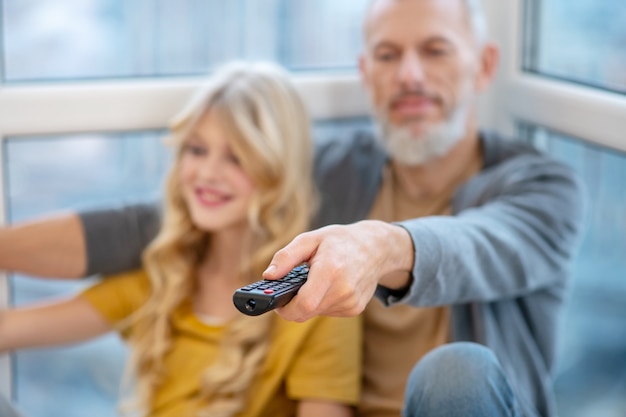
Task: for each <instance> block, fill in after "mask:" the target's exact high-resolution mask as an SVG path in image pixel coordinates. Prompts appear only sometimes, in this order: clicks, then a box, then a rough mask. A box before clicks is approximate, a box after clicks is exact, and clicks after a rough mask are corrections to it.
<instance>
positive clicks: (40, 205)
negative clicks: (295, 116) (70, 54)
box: [4, 118, 370, 417]
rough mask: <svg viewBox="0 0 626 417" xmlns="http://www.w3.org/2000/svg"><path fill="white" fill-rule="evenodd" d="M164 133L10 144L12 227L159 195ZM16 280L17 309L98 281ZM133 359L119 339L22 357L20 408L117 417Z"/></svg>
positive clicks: (52, 414)
mask: <svg viewBox="0 0 626 417" xmlns="http://www.w3.org/2000/svg"><path fill="white" fill-rule="evenodd" d="M367 129H370V122H369V120H368V119H366V118H356V119H344V120H328V121H324V122H319V123H317V124H316V125H315V126H314V133H313V134H314V136H317V137H319V136H328V135H337V136H339V135H341V136H343V135H350V134H353V133H352V132H354V131H356V130H367ZM161 136H162V133H161V132H144V133H132V134H130V133H129V134H117V135H112V134H93V135H75V136H64V137H33V138H29V139H24V138H20V139H9V140H8V141H7V142H6V144H5V146H6V149H5V151H6V153H5V155H6V161H4V167H5V175H6V178H8V183H7V193H8V195H7V198H8V205H7V207H8V209H9V213H10V216H9V217H10V219H9V220H10V222H16V221H20V220H25V219H29V218H33V217H35V216H39V215H42V214H45V213H50V212H54V211H58V210H61V209H80V208H89V207H102V206H106V205H109V206H110V205H112V204H120V203H124V202H132V201H140V200H141V201H146V200H154V199H157V198H159V194H160V190H161V186H162V181H163V175H164V173H165V172H166V170H167V166H168V165H169V162H170V159H169V158H170V156H169V152H167V150H166V148H165V147H164V146H163V145H162V141H161V140H160V138H161ZM93 279H95V277H92V278H90V280H85V281H81V282H67V281H47V280H41V279H35V278H31V277H26V276H13V277H12V279H11V283H12V304H15V305H20V304H23V303H27V302H31V301H36V300H40V299H45V298H50V297H57V296H60V295H63V294H68V293H73V292H76V291H78V290H79V289H81V288H83V287H84V286H86V285H88V284H90V283H91V282H93ZM125 358H126V351H125V348H124V345H123V344H122V343H121V342H120V340H119V339H118V338H117V337H116V336H106V337H103V338H101V339H97V340H95V341H92V342H89V343H85V344H79V345H76V346H72V347H68V348H55V349H36V350H29V351H23V352H19V353H17V354H16V355H15V374H14V386H15V391H16V399H17V403H18V406H19V408H20V410H21V411H23V412H24V414H25V415H27V416H29V417H58V416H59V404H62V405H63V413H62V415H63V416H64V417H84V416H85V415H86V414H85V410H89V412H88V415H89V417H111V416H113V415H117V414H116V409H115V404H116V402H117V400H118V387H119V384H120V377H121V374H122V370H123V363H124V360H125Z"/></svg>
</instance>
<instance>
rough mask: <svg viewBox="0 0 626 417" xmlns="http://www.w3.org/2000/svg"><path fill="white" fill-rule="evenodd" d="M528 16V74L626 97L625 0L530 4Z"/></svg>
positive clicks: (565, 0) (557, 0)
mask: <svg viewBox="0 0 626 417" xmlns="http://www.w3.org/2000/svg"><path fill="white" fill-rule="evenodd" d="M526 16H527V22H528V26H527V29H526V34H527V43H526V45H525V46H524V52H525V56H524V69H525V70H526V71H529V72H531V73H537V74H542V75H545V76H550V77H554V78H557V79H563V80H566V81H570V82H576V83H580V84H584V85H590V86H594V87H598V88H603V89H607V90H613V91H616V92H621V93H626V70H625V69H626V54H624V48H625V47H626V7H624V3H623V1H620V0H604V1H600V2H598V1H593V0H576V1H571V0H569V1H568V0H553V1H539V0H534V1H527V2H526Z"/></svg>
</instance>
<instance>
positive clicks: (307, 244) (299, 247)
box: [263, 232, 318, 279]
mask: <svg viewBox="0 0 626 417" xmlns="http://www.w3.org/2000/svg"><path fill="white" fill-rule="evenodd" d="M317 245H318V242H317V239H315V238H314V235H313V233H312V232H308V233H302V234H300V235H298V236H296V237H295V238H294V239H293V240H292V241H291V242H289V243H288V244H287V246H285V247H284V248H282V249H280V250H279V251H278V252H276V253H275V254H274V257H273V258H272V260H271V261H270V264H269V266H268V267H267V269H266V270H265V271H264V272H263V278H266V279H278V278H281V277H283V276H285V275H287V273H289V271H291V270H292V269H293V268H294V267H296V266H298V265H300V264H301V263H303V262H306V261H308V260H309V259H311V257H312V256H313V255H314V254H315V251H316V250H317Z"/></svg>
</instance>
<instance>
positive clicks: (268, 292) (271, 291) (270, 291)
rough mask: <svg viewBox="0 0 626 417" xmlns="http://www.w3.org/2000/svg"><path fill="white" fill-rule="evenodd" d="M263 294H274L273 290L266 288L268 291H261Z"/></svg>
mask: <svg viewBox="0 0 626 417" xmlns="http://www.w3.org/2000/svg"><path fill="white" fill-rule="evenodd" d="M263 292H264V293H265V294H272V293H273V292H274V290H272V289H271V288H268V289H266V290H263Z"/></svg>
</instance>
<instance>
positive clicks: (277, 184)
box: [0, 64, 361, 417]
mask: <svg viewBox="0 0 626 417" xmlns="http://www.w3.org/2000/svg"><path fill="white" fill-rule="evenodd" d="M171 133H172V134H171V137H170V141H171V142H172V143H173V144H174V147H175V150H176V153H175V155H176V157H175V160H174V163H173V167H172V170H171V172H170V174H169V176H168V178H167V182H166V192H165V204H164V216H163V223H162V226H161V230H160V232H159V234H158V236H157V237H156V238H155V240H154V241H153V243H152V244H151V245H150V246H149V247H148V248H147V250H146V251H145V253H144V259H143V260H144V262H143V268H142V270H140V271H136V272H134V273H129V274H123V275H119V276H116V277H111V278H108V279H106V280H103V281H102V282H101V283H99V284H97V285H95V286H93V287H91V288H89V289H87V290H86V291H84V292H83V293H81V294H79V295H77V296H75V297H73V298H71V299H69V300H67V301H63V302H59V303H55V304H51V305H45V306H37V307H31V308H20V309H15V310H8V311H4V312H2V313H1V315H0V351H7V350H13V349H17V348H23V347H32V346H49V345H55V344H61V343H70V342H78V341H82V340H85V339H88V338H92V337H95V336H98V335H101V334H103V333H105V332H108V331H111V330H119V331H121V333H122V335H123V336H124V337H125V338H126V339H127V340H128V342H129V343H130V345H131V347H132V349H131V355H130V360H129V371H130V372H129V375H132V388H133V396H132V398H131V400H132V401H130V402H127V403H126V407H125V408H124V409H125V410H132V411H133V412H135V413H136V412H139V414H140V415H149V416H153V417H156V416H159V417H166V416H172V417H173V416H176V417H187V416H211V417H220V416H235V415H236V416H278V417H281V416H298V417H308V416H329V417H339V416H350V415H352V409H351V405H354V404H355V403H356V401H357V400H358V388H359V381H360V346H361V344H360V323H359V322H358V319H337V318H327V317H319V318H315V319H313V320H310V321H307V322H305V323H300V324H297V323H292V322H287V321H284V320H282V319H280V318H279V316H278V315H276V314H273V313H269V314H264V315H261V316H256V317H249V316H245V315H242V314H241V313H239V312H238V311H237V310H236V309H235V307H234V306H233V303H232V294H233V292H234V291H235V289H237V288H239V287H241V286H243V285H246V284H248V283H250V282H252V281H256V280H258V279H260V277H261V272H262V271H263V269H264V268H265V267H266V266H267V264H268V263H269V261H270V259H271V256H272V255H273V254H274V252H276V251H277V250H278V249H279V248H281V247H282V246H284V245H285V244H287V243H288V242H289V241H290V240H291V239H292V238H293V237H294V236H296V235H297V234H298V233H300V232H302V231H304V230H306V228H307V226H308V223H309V221H310V219H311V216H312V214H313V213H312V207H314V206H315V205H314V204H312V202H313V201H314V195H315V193H314V187H313V185H312V180H311V162H312V161H311V159H312V158H311V153H312V151H311V142H310V138H309V123H308V118H307V116H306V111H305V109H304V106H303V104H302V102H301V101H300V99H299V97H298V95H297V93H296V91H295V90H294V87H293V86H292V85H291V83H290V82H289V79H288V77H287V75H286V74H285V73H283V72H282V71H281V70H280V69H278V68H276V67H274V66H271V65H268V64H257V65H241V64H239V65H231V66H227V67H225V68H223V69H222V70H220V71H218V72H217V73H216V74H215V75H214V76H213V77H212V78H211V80H210V83H209V84H208V85H207V86H206V88H204V89H203V90H201V91H200V92H199V93H198V94H197V95H196V96H195V97H194V98H193V99H192V100H191V102H190V103H189V104H188V105H187V106H186V107H185V108H184V109H183V111H182V112H181V113H180V114H179V115H178V116H177V117H176V118H175V119H174V121H173V123H172V128H171Z"/></svg>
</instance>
